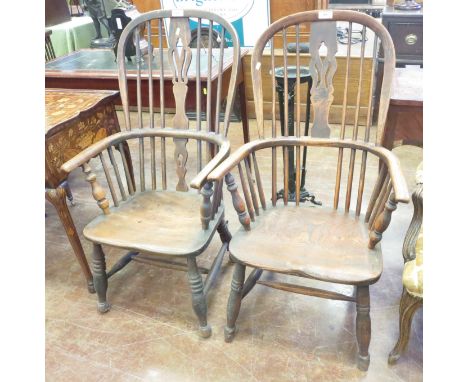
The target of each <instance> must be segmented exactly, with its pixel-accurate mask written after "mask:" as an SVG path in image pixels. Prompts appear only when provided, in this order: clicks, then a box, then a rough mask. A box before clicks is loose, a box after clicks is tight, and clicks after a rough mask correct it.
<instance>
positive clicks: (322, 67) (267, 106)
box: [208, 11, 409, 370]
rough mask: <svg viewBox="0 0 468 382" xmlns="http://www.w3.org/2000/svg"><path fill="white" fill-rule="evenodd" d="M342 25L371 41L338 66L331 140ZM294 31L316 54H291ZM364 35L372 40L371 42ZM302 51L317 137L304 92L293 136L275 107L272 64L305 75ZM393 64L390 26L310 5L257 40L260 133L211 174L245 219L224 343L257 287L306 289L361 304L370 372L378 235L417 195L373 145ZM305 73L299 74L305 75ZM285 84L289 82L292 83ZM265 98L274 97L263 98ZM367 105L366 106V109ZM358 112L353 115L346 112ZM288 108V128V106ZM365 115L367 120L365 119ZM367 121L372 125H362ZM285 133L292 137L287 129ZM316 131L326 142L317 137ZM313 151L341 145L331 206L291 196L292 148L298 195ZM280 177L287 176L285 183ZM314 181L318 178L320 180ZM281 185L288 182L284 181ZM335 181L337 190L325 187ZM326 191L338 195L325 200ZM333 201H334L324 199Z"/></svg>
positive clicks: (362, 350) (363, 364) (237, 239)
mask: <svg viewBox="0 0 468 382" xmlns="http://www.w3.org/2000/svg"><path fill="white" fill-rule="evenodd" d="M343 21H344V22H346V26H349V29H350V30H352V29H354V28H356V24H358V26H359V25H361V26H362V33H363V36H364V38H363V43H361V44H360V45H362V46H358V47H355V46H353V47H351V44H348V46H347V47H345V49H344V52H342V56H340V59H339V61H340V63H341V64H342V66H344V68H339V69H338V70H340V73H341V74H344V75H345V78H344V89H345V92H344V93H345V94H344V95H343V108H342V119H341V120H342V124H341V127H340V131H339V138H336V139H331V138H327V136H330V131H331V129H330V126H329V123H328V116H329V111H330V106H331V101H332V99H333V92H334V88H333V77H334V74H335V71H336V70H337V61H338V60H337V57H336V56H335V55H336V53H337V49H338V47H337V39H336V28H337V22H343ZM289 30H293V31H295V37H294V42H295V43H296V45H297V46H298V45H299V43H300V41H301V39H308V41H309V44H310V49H309V52H310V53H307V54H300V53H295V54H287V52H286V47H287V43H288V41H287V37H286V36H287V35H290V33H288V32H289ZM366 33H367V36H368V38H366ZM276 35H280V38H281V39H282V42H283V44H282V45H283V50H282V57H281V59H280V60H279V61H280V62H279V63H275V54H273V53H274V52H272V48H271V47H272V46H273V44H271V45H270V47H266V44H267V43H268V42H272V41H273V38H276ZM374 36H375V38H374V41H373V42H372V38H373V37H374ZM349 38H351V36H349ZM323 44H324V45H325V46H326V51H325V52H322V51H321V52H319V49H320V47H321V46H322V45H323ZM366 44H371V47H372V48H373V49H371V52H370V54H368V53H366V52H367V51H366V47H365V45H366ZM379 46H380V52H381V55H382V60H383V61H384V65H385V69H384V78H383V85H382V95H381V99H380V110H379V123H378V126H377V128H373V127H372V128H371V126H370V121H371V110H372V103H373V100H372V91H371V89H372V88H373V84H372V81H373V75H371V76H370V78H371V80H370V81H371V83H370V84H369V83H368V84H367V85H366V86H365V85H364V84H363V68H364V67H367V68H370V72H371V74H373V73H374V68H375V66H376V62H377V60H376V57H377V51H378V47H379ZM296 52H299V49H296ZM352 52H357V54H358V56H357V58H354V57H352V54H351V53H352ZM265 55H266V56H267V57H268V56H269V57H268V59H269V60H270V59H271V62H270V63H268V65H266V64H265V61H263V63H262V61H261V60H262V56H263V57H265ZM324 55H325V57H323V56H324ZM304 57H305V58H306V60H307V62H308V63H309V65H308V69H309V70H310V73H311V75H312V79H313V85H312V89H311V93H310V97H311V102H312V107H313V109H314V110H313V112H314V113H313V115H314V120H313V124H312V126H313V127H312V137H310V136H304V135H303V129H304V124H303V123H302V115H301V102H300V97H301V92H300V90H299V89H297V88H296V93H295V95H296V100H297V101H296V102H297V104H296V108H297V110H296V117H295V121H289V122H290V123H293V124H294V129H295V130H294V131H295V135H294V136H279V134H278V129H279V123H278V121H277V112H276V110H275V108H276V107H277V104H276V100H275V90H274V89H275V76H274V73H275V70H274V69H276V68H277V67H279V66H283V67H284V66H286V65H295V67H296V70H297V71H299V67H300V60H302V59H303V58H304ZM394 63H395V55H394V49H393V44H392V41H391V38H390V36H389V34H388V32H387V31H386V29H385V28H383V27H382V25H381V24H379V23H378V22H377V21H376V20H374V19H373V18H372V17H369V16H367V15H364V14H361V13H358V12H351V11H333V12H331V11H330V12H325V13H323V12H321V11H311V12H303V13H297V14H294V15H290V16H287V17H285V18H283V19H281V20H278V21H277V22H275V23H273V24H272V25H271V26H270V27H269V28H268V29H267V30H266V31H265V32H264V33H263V34H262V35H261V37H260V38H259V40H258V41H257V44H256V46H255V48H254V51H253V55H252V69H251V70H252V80H253V84H254V86H253V89H254V101H255V111H256V118H257V126H258V130H259V138H258V139H257V140H255V141H252V142H250V143H246V144H244V145H243V146H242V147H240V148H239V149H238V150H237V151H235V152H234V153H233V154H231V155H230V156H229V158H227V159H226V160H225V161H224V162H223V163H222V164H221V165H220V166H218V167H217V168H216V169H215V170H214V171H213V172H212V173H211V174H210V175H209V176H208V179H209V180H212V181H216V182H220V181H221V180H222V179H223V177H224V179H225V180H226V183H227V185H228V188H229V189H230V190H234V191H233V192H232V195H233V204H234V207H235V209H236V211H237V212H238V216H239V220H240V222H241V224H242V227H241V228H240V229H239V230H238V231H237V232H236V233H235V234H234V236H233V238H232V240H231V242H230V244H229V251H230V254H231V258H232V260H233V261H234V262H235V269H234V274H233V279H232V285H231V294H230V296H229V301H228V306H227V325H226V327H225V340H226V342H230V341H232V339H233V337H234V334H235V330H236V326H235V323H236V320H237V317H238V314H239V311H240V306H241V301H242V299H243V298H244V297H246V296H247V295H248V293H249V292H250V291H251V290H252V288H253V287H254V286H255V285H256V284H261V285H264V286H268V287H271V288H275V289H280V290H283V291H289V292H294V293H300V294H304V295H310V296H316V297H321V298H329V299H334V300H343V301H348V302H354V303H356V309H357V316H356V335H357V342H358V348H359V359H358V367H359V368H360V369H361V370H367V368H368V365H369V360H370V357H369V352H368V348H369V343H370V336H371V322H370V315H369V311H370V297H369V285H371V284H374V283H375V282H377V281H378V279H379V277H380V275H381V273H382V252H381V247H380V241H381V239H382V235H383V233H384V231H385V230H386V229H387V227H388V225H389V223H390V219H391V214H392V212H393V211H394V210H395V209H396V207H397V203H398V202H403V203H407V202H408V201H409V197H408V191H407V188H406V183H405V179H404V177H403V174H402V172H401V169H400V166H399V161H398V159H397V158H396V157H395V155H394V154H392V153H391V152H390V151H389V150H387V149H385V148H383V147H380V146H378V145H376V144H375V142H379V140H380V136H381V132H382V130H383V126H384V122H385V116H386V113H387V109H388V103H389V96H390V84H391V79H392V74H393V68H394ZM351 69H353V70H351ZM283 72H284V71H283ZM356 72H357V77H356ZM298 77H299V73H297V78H298ZM283 81H284V80H283ZM297 82H299V81H297ZM284 83H285V86H287V84H288V81H284ZM296 86H298V85H297V84H296ZM351 87H352V90H353V91H354V97H356V98H354V97H353V99H351V96H349V94H348V93H350V89H351ZM346 89H348V90H346ZM285 93H287V90H286V91H285ZM264 94H269V95H270V96H272V100H271V102H268V100H265V99H264ZM364 95H366V96H364ZM306 96H309V95H306ZM350 101H352V102H353V105H352V107H350V106H349V105H348V103H349V102H350ZM365 102H367V104H365V105H364V106H363V104H364V103H365ZM285 107H287V103H285ZM350 112H351V113H352V114H351V116H352V118H348V117H349V114H350ZM282 114H283V115H284V118H285V121H284V125H285V126H286V125H287V124H288V121H287V118H288V116H287V115H288V112H287V111H286V112H285V113H282ZM266 115H268V116H269V117H270V118H271V124H270V122H267V121H266V120H265V116H266ZM362 116H363V117H364V118H361V117H362ZM348 121H350V122H348ZM348 124H349V125H351V126H348ZM361 124H363V125H364V127H362V128H361V129H360V131H359V128H360V125H361ZM267 125H268V126H267ZM267 127H268V130H270V127H271V130H270V131H271V136H268V135H270V131H267ZM285 133H286V134H287V132H286V129H285ZM317 135H319V136H321V137H322V138H313V136H317ZM348 136H349V137H348ZM371 139H372V140H373V141H374V143H372V142H371ZM306 148H308V149H309V151H312V155H316V154H317V153H318V152H323V151H324V150H335V151H337V154H338V156H337V165H336V173H334V174H332V178H333V180H331V181H327V180H326V179H325V180H324V181H323V182H321V184H320V186H321V190H322V189H325V191H323V192H321V193H320V194H317V197H318V198H319V199H320V200H323V201H324V203H323V207H317V206H311V205H305V204H301V203H300V202H299V200H298V199H299V198H296V199H295V201H294V202H291V201H290V200H288V199H289V198H288V196H287V195H288V194H289V190H288V187H289V183H290V182H289V181H288V180H289V174H290V166H289V164H288V161H290V155H289V154H290V153H291V152H292V151H293V150H294V151H295V153H296V159H295V163H294V166H293V170H294V172H295V180H296V181H295V187H296V189H295V192H296V195H299V192H300V189H299V187H300V184H301V181H300V180H301V179H300V177H301V173H303V172H302V171H301V160H300V154H301V151H302V152H304V150H305V149H306ZM348 155H349V157H348ZM370 155H372V156H375V157H376V158H375V159H374V158H373V159H374V161H373V169H376V168H378V164H377V163H378V161H379V160H380V161H381V162H382V166H381V169H380V173H379V175H378V179H377V182H376V184H375V186H374V189H373V191H372V194H371V195H369V194H370V192H365V190H367V188H366V183H369V182H366V179H368V178H369V176H367V178H366V170H367V167H368V166H367V165H368V163H369V162H370V161H369V158H368V156H370ZM345 156H346V157H348V158H349V161H348V163H349V166H348V174H347V176H346V177H345V176H344V174H343V171H344V170H343V162H344V160H345ZM258 157H261V158H262V163H261V166H260V165H259V164H258V161H257V158H258ZM278 157H279V158H278ZM281 157H282V158H281ZM270 158H271V160H270ZM315 158H317V157H316V156H315ZM359 159H360V163H359V161H358V162H357V163H356V160H359ZM266 163H268V165H267V164H266ZM270 165H271V166H270ZM356 166H358V169H359V170H356V172H357V171H359V173H357V175H356V176H355V175H354V171H355V167H356ZM251 168H253V169H252V170H251ZM236 170H237V172H238V179H240V184H241V188H242V191H243V197H242V196H241V195H240V193H239V192H238V191H237V185H236V183H235V179H234V176H233V175H232V174H231V172H232V171H236ZM317 172H319V173H322V174H323V171H320V168H319V167H318V168H317V170H316V172H315V173H317ZM262 173H263V175H265V173H270V174H271V179H272V182H271V187H270V185H269V184H265V183H264V182H263V181H262V179H261V177H262ZM335 174H336V175H335ZM281 175H282V176H283V179H278V177H279V178H281ZM357 178H358V179H357ZM374 180H375V178H374ZM316 182H317V184H318V183H319V181H316ZM344 182H346V187H344V188H343V192H341V194H343V193H345V195H346V196H345V198H344V202H343V205H342V206H340V203H339V202H340V195H341V194H340V191H341V185H342V183H344ZM278 183H280V185H279V186H278ZM281 186H282V187H283V188H284V190H285V192H284V193H283V195H284V197H283V200H280V199H278V196H277V190H278V188H279V187H281ZM327 186H328V188H330V192H327V191H326V189H327ZM353 186H354V187H356V186H357V192H356V191H354V194H353ZM355 189H356V188H355ZM268 193H271V194H270V195H271V196H268ZM327 194H330V195H332V196H330V197H329V198H327V196H328V195H327ZM267 198H270V199H271V203H270V202H268V201H267ZM327 199H328V200H329V204H330V206H329V207H327V206H326V204H327V203H325V202H326V201H327ZM353 205H354V206H355V208H354V211H353V212H354V213H352V208H353ZM364 210H365V211H366V213H365V217H364V218H362V217H361V211H364ZM246 266H249V267H253V268H254V269H253V271H252V272H251V273H250V275H249V276H248V278H247V280H245V272H246ZM263 271H269V272H275V273H282V274H287V275H293V276H299V277H304V278H309V279H315V280H321V281H325V282H329V283H336V284H345V285H352V286H354V287H355V288H354V294H352V295H345V294H343V293H337V292H334V291H331V290H321V289H316V288H311V287H305V286H300V285H294V284H290V283H283V282H276V281H272V280H271V278H268V279H267V280H262V279H261V275H262V272H263Z"/></svg>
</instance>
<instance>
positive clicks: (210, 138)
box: [60, 128, 229, 184]
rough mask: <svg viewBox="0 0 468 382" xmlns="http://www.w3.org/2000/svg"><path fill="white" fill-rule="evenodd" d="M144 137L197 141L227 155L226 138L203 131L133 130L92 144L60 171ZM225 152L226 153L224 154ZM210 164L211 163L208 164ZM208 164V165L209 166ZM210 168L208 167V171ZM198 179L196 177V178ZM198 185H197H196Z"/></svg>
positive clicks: (72, 168) (72, 167) (70, 170)
mask: <svg viewBox="0 0 468 382" xmlns="http://www.w3.org/2000/svg"><path fill="white" fill-rule="evenodd" d="M146 137H160V138H181V139H184V138H185V139H197V140H202V141H207V142H210V143H213V144H215V145H217V146H219V147H220V151H219V153H220V156H222V155H223V154H224V155H226V156H227V155H228V154H229V143H228V141H227V139H226V138H224V137H222V136H221V135H218V134H215V133H206V132H204V131H196V130H181V129H172V128H165V129H150V128H144V129H133V130H129V131H123V132H120V133H116V134H112V135H110V136H108V137H106V138H104V139H102V140H100V141H99V142H96V143H94V144H92V145H91V146H89V147H87V148H86V149H84V150H83V151H82V152H81V153H79V154H77V155H76V156H74V157H73V158H71V159H70V160H68V161H67V162H65V163H64V164H63V165H62V166H61V167H60V169H61V170H62V171H64V172H65V173H67V174H69V173H70V172H72V171H73V170H75V169H76V168H78V167H80V166H82V165H83V164H85V163H87V162H88V161H89V160H90V159H92V158H94V157H95V156H97V155H99V153H101V152H102V151H103V150H105V149H107V148H108V147H110V146H115V145H118V144H119V143H122V142H124V141H126V140H128V139H135V138H146ZM226 147H227V149H226ZM226 151H227V152H226ZM216 158H217V156H216V157H215V158H214V159H216ZM210 163H211V162H210ZM210 163H209V164H210ZM211 169H212V168H211V167H210V170H211ZM196 179H198V176H197V177H196ZM197 184H198V183H197Z"/></svg>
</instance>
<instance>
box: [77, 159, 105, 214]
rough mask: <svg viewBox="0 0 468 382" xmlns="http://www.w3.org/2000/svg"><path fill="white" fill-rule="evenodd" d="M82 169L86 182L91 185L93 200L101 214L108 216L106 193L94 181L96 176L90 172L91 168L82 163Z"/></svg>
mask: <svg viewBox="0 0 468 382" xmlns="http://www.w3.org/2000/svg"><path fill="white" fill-rule="evenodd" d="M82 169H83V172H84V173H85V174H86V181H87V182H88V183H89V184H90V185H91V190H92V193H93V197H94V200H96V202H97V204H98V206H99V208H100V209H101V210H102V212H104V214H105V215H109V214H110V210H109V201H108V200H107V199H106V191H105V190H104V188H102V186H101V185H100V184H99V183H98V182H97V181H96V174H95V173H93V172H92V170H91V166H90V165H89V164H88V163H84V164H83V166H82Z"/></svg>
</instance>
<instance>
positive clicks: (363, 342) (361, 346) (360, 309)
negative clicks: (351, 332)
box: [356, 285, 371, 371]
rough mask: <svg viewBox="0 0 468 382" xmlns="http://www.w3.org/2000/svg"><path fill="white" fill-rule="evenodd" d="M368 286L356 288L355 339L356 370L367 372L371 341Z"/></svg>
mask: <svg viewBox="0 0 468 382" xmlns="http://www.w3.org/2000/svg"><path fill="white" fill-rule="evenodd" d="M369 312H370V297H369V286H368V285H366V286H358V287H356V337H357V343H358V351H359V354H358V368H359V370H362V371H367V369H368V368H369V362H370V355H369V343H370V339H371V320H370V314H369Z"/></svg>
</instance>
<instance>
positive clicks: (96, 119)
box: [45, 89, 131, 293]
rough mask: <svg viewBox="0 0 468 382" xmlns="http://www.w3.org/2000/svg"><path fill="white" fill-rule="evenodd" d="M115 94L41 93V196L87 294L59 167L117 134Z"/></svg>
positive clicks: (87, 275)
mask: <svg viewBox="0 0 468 382" xmlns="http://www.w3.org/2000/svg"><path fill="white" fill-rule="evenodd" d="M118 94H119V93H118V92H115V91H106V90H101V91H95V90H68V89H46V94H45V109H46V121H45V187H46V190H45V196H46V199H47V200H48V201H49V202H51V203H52V204H53V205H54V207H55V209H56V210H57V213H58V216H59V218H60V220H61V222H62V225H63V227H64V229H65V232H66V234H67V236H68V239H69V241H70V244H71V246H72V248H73V251H74V253H75V256H76V258H77V260H78V262H79V264H80V266H81V269H82V272H83V274H84V276H85V278H86V282H87V285H88V290H89V291H90V292H91V293H93V292H94V285H93V278H92V275H91V271H90V269H89V265H88V262H87V260H86V256H85V254H84V251H83V247H82V245H81V242H80V239H79V236H78V233H77V232H76V228H75V224H74V223H73V220H72V218H71V215H70V211H69V210H68V206H67V202H66V188H67V187H66V181H67V176H66V174H64V173H63V172H62V171H60V167H61V166H62V164H63V163H65V162H66V161H67V160H69V159H71V158H73V157H74V156H75V155H76V154H78V153H80V152H81V151H83V150H84V149H85V148H87V147H88V146H90V145H92V144H93V143H95V142H97V141H99V140H101V139H103V138H105V137H107V136H109V135H111V134H114V133H118V132H120V126H119V121H118V119H117V114H116V112H115V108H114V102H115V101H116V100H117V99H118ZM129 163H131V162H129Z"/></svg>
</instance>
